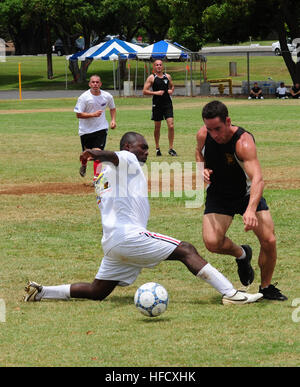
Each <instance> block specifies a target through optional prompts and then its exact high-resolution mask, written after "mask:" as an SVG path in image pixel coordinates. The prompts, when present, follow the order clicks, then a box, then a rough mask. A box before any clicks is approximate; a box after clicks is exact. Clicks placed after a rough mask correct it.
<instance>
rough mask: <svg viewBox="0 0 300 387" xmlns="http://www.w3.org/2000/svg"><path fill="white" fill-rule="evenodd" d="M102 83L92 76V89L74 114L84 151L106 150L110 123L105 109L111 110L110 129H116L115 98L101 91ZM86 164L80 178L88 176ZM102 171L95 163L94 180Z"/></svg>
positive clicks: (75, 109)
mask: <svg viewBox="0 0 300 387" xmlns="http://www.w3.org/2000/svg"><path fill="white" fill-rule="evenodd" d="M101 86H102V82H101V78H100V77H99V75H92V76H91V77H90V81H89V87H90V89H89V90H87V91H86V92H84V93H83V94H81V96H80V97H79V98H78V100H77V103H76V106H75V108H74V112H75V113H76V117H77V118H78V119H79V131H78V133H79V136H80V140H81V146H82V150H83V151H84V150H85V149H93V148H97V149H102V150H103V149H104V147H105V144H106V137H107V132H108V122H107V120H106V117H105V109H106V107H108V108H109V111H110V116H111V121H110V128H111V129H115V127H116V107H115V103H114V98H113V96H112V95H111V94H110V93H108V92H106V91H104V90H101V89H100V88H101ZM86 166H87V165H86V164H84V163H81V167H80V169H79V173H80V176H82V177H84V176H85V174H86ZM100 170H101V164H100V162H99V161H98V160H96V161H95V162H94V180H96V179H97V177H98V175H99V173H100Z"/></svg>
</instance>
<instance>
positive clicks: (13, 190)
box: [0, 174, 300, 196]
mask: <svg viewBox="0 0 300 387" xmlns="http://www.w3.org/2000/svg"><path fill="white" fill-rule="evenodd" d="M277 177H278V176H277ZM182 179H183V178H182ZM164 184H165V182H164ZM164 184H163V182H162V179H160V181H159V183H158V182H155V188H154V186H152V191H151V182H150V181H149V182H148V191H149V192H152V193H154V192H157V191H158V192H165V191H168V192H174V180H173V179H172V178H171V179H170V183H169V184H168V183H167V184H165V185H164ZM176 187H178V185H177V186H176ZM182 187H184V181H183V180H182ZM196 187H200V184H199V182H198V185H197V184H196V176H195V174H193V176H192V187H191V189H193V190H195V189H196ZM265 188H268V189H300V179H290V178H286V179H282V178H281V179H280V178H276V177H275V176H274V177H272V176H268V177H267V178H265ZM93 192H94V187H93V184H92V183H91V182H84V183H36V184H9V185H2V186H1V188H0V195H17V196H18V195H49V194H59V195H85V194H89V193H93Z"/></svg>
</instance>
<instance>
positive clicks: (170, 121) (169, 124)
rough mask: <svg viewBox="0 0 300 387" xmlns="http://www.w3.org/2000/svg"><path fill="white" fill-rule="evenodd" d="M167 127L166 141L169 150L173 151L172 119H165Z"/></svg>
mask: <svg viewBox="0 0 300 387" xmlns="http://www.w3.org/2000/svg"><path fill="white" fill-rule="evenodd" d="M166 121H167V125H168V139H169V149H173V144H174V119H173V117H170V118H167V119H166Z"/></svg>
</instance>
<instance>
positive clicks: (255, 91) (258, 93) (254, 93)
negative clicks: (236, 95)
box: [248, 82, 264, 99]
mask: <svg viewBox="0 0 300 387" xmlns="http://www.w3.org/2000/svg"><path fill="white" fill-rule="evenodd" d="M248 99H264V97H263V95H262V89H261V88H260V87H259V86H258V83H257V82H254V85H253V87H252V89H251V90H250V95H249V97H248Z"/></svg>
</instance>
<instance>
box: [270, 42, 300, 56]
mask: <svg viewBox="0 0 300 387" xmlns="http://www.w3.org/2000/svg"><path fill="white" fill-rule="evenodd" d="M287 45H288V49H289V50H290V52H293V51H294V50H296V47H295V46H294V45H293V44H292V43H288V44H287ZM272 51H273V52H274V54H275V55H277V56H279V55H281V47H280V43H279V42H275V43H272Z"/></svg>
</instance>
